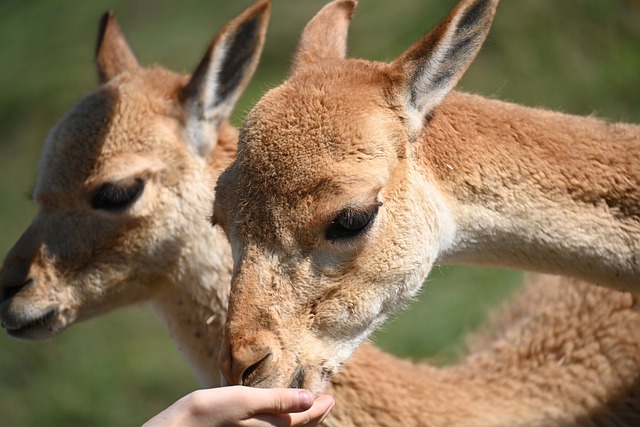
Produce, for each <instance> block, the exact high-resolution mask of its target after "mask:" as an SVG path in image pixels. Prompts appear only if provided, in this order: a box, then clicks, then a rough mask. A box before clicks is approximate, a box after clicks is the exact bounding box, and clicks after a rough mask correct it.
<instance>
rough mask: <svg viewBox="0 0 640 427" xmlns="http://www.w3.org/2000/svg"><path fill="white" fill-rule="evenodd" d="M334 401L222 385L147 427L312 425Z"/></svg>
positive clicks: (289, 391) (193, 396) (199, 392)
mask: <svg viewBox="0 0 640 427" xmlns="http://www.w3.org/2000/svg"><path fill="white" fill-rule="evenodd" d="M334 404H335V402H334V400H333V398H332V397H331V396H328V395H322V396H320V397H318V398H317V399H315V400H314V399H313V395H312V394H311V392H309V391H307V390H298V389H259V388H251V387H243V386H231V387H220V388H214V389H205V390H197V391H194V392H192V393H190V394H188V395H186V396H185V397H183V398H182V399H180V400H178V401H177V402H175V403H174V404H173V405H171V406H170V407H168V408H167V409H165V410H164V411H162V412H161V413H159V414H158V415H156V416H155V417H153V418H152V419H150V420H149V421H147V422H146V423H145V424H144V426H143V427H173V426H180V427H182V426H190V427H199V426H207V427H232V426H234V427H235V426H242V427H267V426H275V427H312V426H316V425H318V424H319V423H321V422H322V420H324V419H325V418H326V416H327V415H328V413H329V411H330V410H331V408H333V405H334Z"/></svg>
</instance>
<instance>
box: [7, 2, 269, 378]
mask: <svg viewBox="0 0 640 427" xmlns="http://www.w3.org/2000/svg"><path fill="white" fill-rule="evenodd" d="M269 11H270V4H269V2H268V1H264V0H262V1H259V2H258V3H256V4H255V5H254V6H252V7H250V8H248V9H247V10H246V11H245V12H244V13H242V14H241V15H239V16H238V17H237V18H236V19H234V20H232V21H231V22H229V23H228V24H227V25H226V26H225V27H224V28H223V29H222V30H221V31H220V32H219V33H218V35H217V36H216V37H215V39H214V40H213V42H212V43H211V45H210V47H209V48H208V50H207V51H206V54H205V56H204V58H203V59H202V61H201V62H200V64H199V65H198V67H197V69H196V70H195V72H194V73H193V75H192V76H191V77H190V76H188V75H181V74H176V73H173V72H171V71H168V70H166V69H164V68H161V67H151V68H146V67H142V66H140V65H139V64H138V62H137V60H136V57H135V55H134V54H133V52H132V51H131V49H130V48H129V47H128V44H127V42H126V40H125V39H124V37H123V35H122V33H121V31H120V29H119V27H118V25H117V23H116V20H115V18H114V16H113V14H111V13H108V14H105V16H104V17H103V20H102V22H101V28H100V33H99V38H98V46H97V52H96V63H97V69H98V74H99V78H100V82H101V85H100V87H99V88H98V89H97V90H96V91H95V92H93V93H91V94H90V95H88V96H87V97H86V98H84V99H83V100H81V101H80V102H79V103H78V104H77V105H75V106H74V107H73V108H72V109H71V111H70V112H69V113H68V114H66V115H65V116H64V117H63V118H62V119H61V120H60V122H59V123H58V124H57V125H56V126H55V127H54V128H53V129H52V131H51V132H50V134H49V135H48V137H47V139H46V141H45V144H44V149H43V152H42V155H41V159H40V164H39V168H38V176H37V181H36V185H35V189H34V191H33V199H34V200H35V202H36V203H37V205H38V213H37V216H36V217H35V219H34V220H33V222H32V224H31V225H30V226H29V228H28V229H27V230H26V231H25V232H24V234H23V235H22V236H21V237H20V239H19V240H18V242H17V243H16V244H15V245H14V247H13V248H12V249H11V251H10V252H9V254H8V255H7V256H6V258H5V261H4V265H3V267H2V270H1V271H0V321H1V322H2V326H3V327H4V328H5V329H6V331H7V332H8V333H9V334H10V335H12V336H14V337H17V338H24V339H44V338H49V337H52V336H54V335H56V334H58V333H59V332H61V331H62V330H63V329H64V328H66V327H68V326H69V325H71V324H73V323H74V322H76V321H79V320H83V319H87V318H90V317H93V316H96V315H99V314H101V313H105V312H108V311H111V310H113V309H115V308H118V307H121V306H124V305H131V304H135V303H138V302H142V301H152V303H153V304H154V306H155V308H156V309H157V310H158V311H159V312H160V314H161V316H162V317H163V318H165V320H166V321H167V323H168V327H169V328H170V329H172V332H173V330H175V331H176V332H175V333H176V334H177V335H178V336H177V339H178V340H181V338H185V339H189V338H190V339H195V338H193V336H194V334H195V333H196V332H197V330H198V329H214V330H215V331H217V333H216V334H217V336H218V337H220V336H221V334H222V326H223V322H224V318H225V316H224V313H225V309H226V299H227V289H228V287H226V286H225V287H220V289H215V290H214V291H212V289H213V288H215V286H217V285H218V283H219V282H222V283H225V282H228V281H229V280H230V277H231V265H230V264H231V261H230V254H229V251H228V249H227V243H226V238H225V237H224V235H223V234H222V232H221V231H217V230H211V225H210V223H209V221H208V217H209V215H210V209H211V208H210V205H211V202H212V199H211V197H212V189H213V186H214V183H215V179H216V178H217V175H218V174H219V173H220V172H221V171H222V170H223V168H224V167H225V166H226V165H227V164H228V163H229V162H230V161H231V159H232V158H233V157H234V156H235V151H236V146H237V131H236V130H235V129H234V128H233V127H231V125H230V124H229V123H228V121H227V119H228V117H229V116H230V114H231V110H232V108H233V107H234V106H235V103H236V101H237V100H238V97H239V96H240V94H241V93H242V91H243V90H244V88H245V86H246V84H247V83H248V81H249V79H250V78H251V76H252V75H253V72H254V70H255V67H256V65H257V62H258V58H259V55H260V53H261V51H262V46H263V43H264V38H265V32H266V26H267V22H268V16H269ZM205 251H206V252H208V253H209V254H210V256H209V257H202V256H193V254H194V253H198V254H199V253H202V252H205ZM159 266H162V267H159ZM174 283H182V284H186V285H185V286H188V287H190V289H180V288H177V287H176V286H171V285H172V284H174ZM211 283H213V284H211ZM212 295H214V296H216V297H217V298H213V297H212ZM185 298H187V299H188V298H193V299H200V302H201V305H202V308H201V310H200V312H193V311H190V309H186V308H185V307H184V305H185V304H183V303H184V299H185ZM181 310H182V312H181ZM219 312H222V314H221V315H218V313H219ZM217 315H218V316H217ZM216 316H217V317H216ZM207 320H208V321H207ZM181 322H182V323H186V324H189V325H192V326H190V327H189V328H188V329H187V328H185V326H184V325H181ZM207 333H209V334H211V333H212V332H209V331H208V332H207ZM183 335H184V337H183ZM201 335H204V333H202V334H201ZM219 339H221V338H219ZM200 346H201V347H202V348H203V349H204V350H203V349H191V348H189V347H193V345H191V346H186V347H187V351H188V352H189V351H191V352H192V353H194V354H196V353H197V357H208V358H209V359H211V363H212V364H215V361H216V358H217V349H218V343H217V342H213V343H202V344H201V345H200ZM207 346H210V347H213V348H212V349H211V350H210V351H208V352H207V351H206V348H207ZM194 357H196V356H194ZM199 364H200V365H204V363H199ZM210 382H211V381H207V383H210Z"/></svg>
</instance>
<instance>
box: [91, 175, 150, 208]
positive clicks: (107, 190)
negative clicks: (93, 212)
mask: <svg viewBox="0 0 640 427" xmlns="http://www.w3.org/2000/svg"><path fill="white" fill-rule="evenodd" d="M143 189H144V181H143V180H141V179H136V180H135V181H134V182H133V185H118V184H114V183H106V184H103V185H102V186H101V187H100V188H99V189H98V192H97V193H96V194H95V195H94V196H93V198H92V199H91V205H92V206H93V208H94V209H103V210H107V211H115V210H120V209H125V208H126V207H128V206H129V205H131V203H133V202H135V201H136V200H137V199H138V197H140V195H141V194H142V190H143Z"/></svg>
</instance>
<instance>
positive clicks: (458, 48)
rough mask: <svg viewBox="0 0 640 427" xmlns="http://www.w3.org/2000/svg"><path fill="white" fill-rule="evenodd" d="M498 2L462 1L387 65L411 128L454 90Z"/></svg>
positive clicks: (479, 45) (490, 0)
mask: <svg viewBox="0 0 640 427" xmlns="http://www.w3.org/2000/svg"><path fill="white" fill-rule="evenodd" d="M497 5H498V0H463V1H462V2H460V4H458V6H457V7H456V8H455V9H454V10H453V11H452V12H451V13H450V14H449V15H448V16H447V17H446V18H445V19H444V20H443V21H442V22H441V23H440V24H439V25H438V26H437V27H436V28H435V29H434V30H433V31H431V32H430V33H429V34H427V35H426V36H425V37H424V38H423V39H422V40H420V41H419V42H417V43H416V44H415V45H413V46H412V47H411V48H410V49H409V50H408V51H406V52H405V53H404V54H403V55H402V56H401V57H400V58H398V59H397V60H396V61H394V62H393V63H392V64H391V67H392V69H395V71H396V72H397V73H398V74H399V75H400V76H401V82H402V83H401V84H400V85H399V86H400V87H398V88H397V90H398V92H399V94H400V96H401V97H404V98H405V101H406V102H405V104H406V106H407V108H408V110H409V112H410V114H411V116H412V117H411V119H412V122H414V123H413V126H414V127H417V128H421V127H422V122H423V119H424V117H425V116H426V115H428V114H430V113H431V112H432V111H433V109H434V108H435V107H436V106H437V105H438V104H439V103H440V102H441V101H442V100H443V99H444V97H445V96H446V95H447V94H448V93H449V92H450V91H451V90H452V89H453V88H454V87H455V85H456V84H457V83H458V81H459V80H460V78H461V77H462V75H463V74H464V72H465V71H466V70H467V68H468V67H469V65H470V64H471V62H472V61H473V59H474V58H475V56H476V54H477V53H478V51H479V50H480V47H481V46H482V43H483V42H484V40H485V39H486V37H487V34H488V33H489V28H490V27H491V23H492V22H493V17H494V15H495V12H496V7H497Z"/></svg>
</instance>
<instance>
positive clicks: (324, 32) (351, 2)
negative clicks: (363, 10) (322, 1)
mask: <svg viewBox="0 0 640 427" xmlns="http://www.w3.org/2000/svg"><path fill="white" fill-rule="evenodd" d="M357 4H358V1H357V0H335V1H333V2H331V3H329V4H327V5H326V6H325V7H323V8H322V9H321V10H320V12H318V13H317V14H316V16H314V17H313V19H312V20H311V21H309V23H308V24H307V25H306V26H305V27H304V30H303V31H302V36H301V37H300V41H299V42H298V48H297V49H296V53H295V57H294V60H293V67H292V69H293V70H294V71H295V70H296V69H298V68H299V67H302V66H304V65H306V64H313V63H314V62H318V61H321V60H323V59H331V58H335V59H342V58H345V57H346V56H347V35H348V33H349V23H350V22H351V17H352V15H353V11H354V9H355V8H356V6H357Z"/></svg>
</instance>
